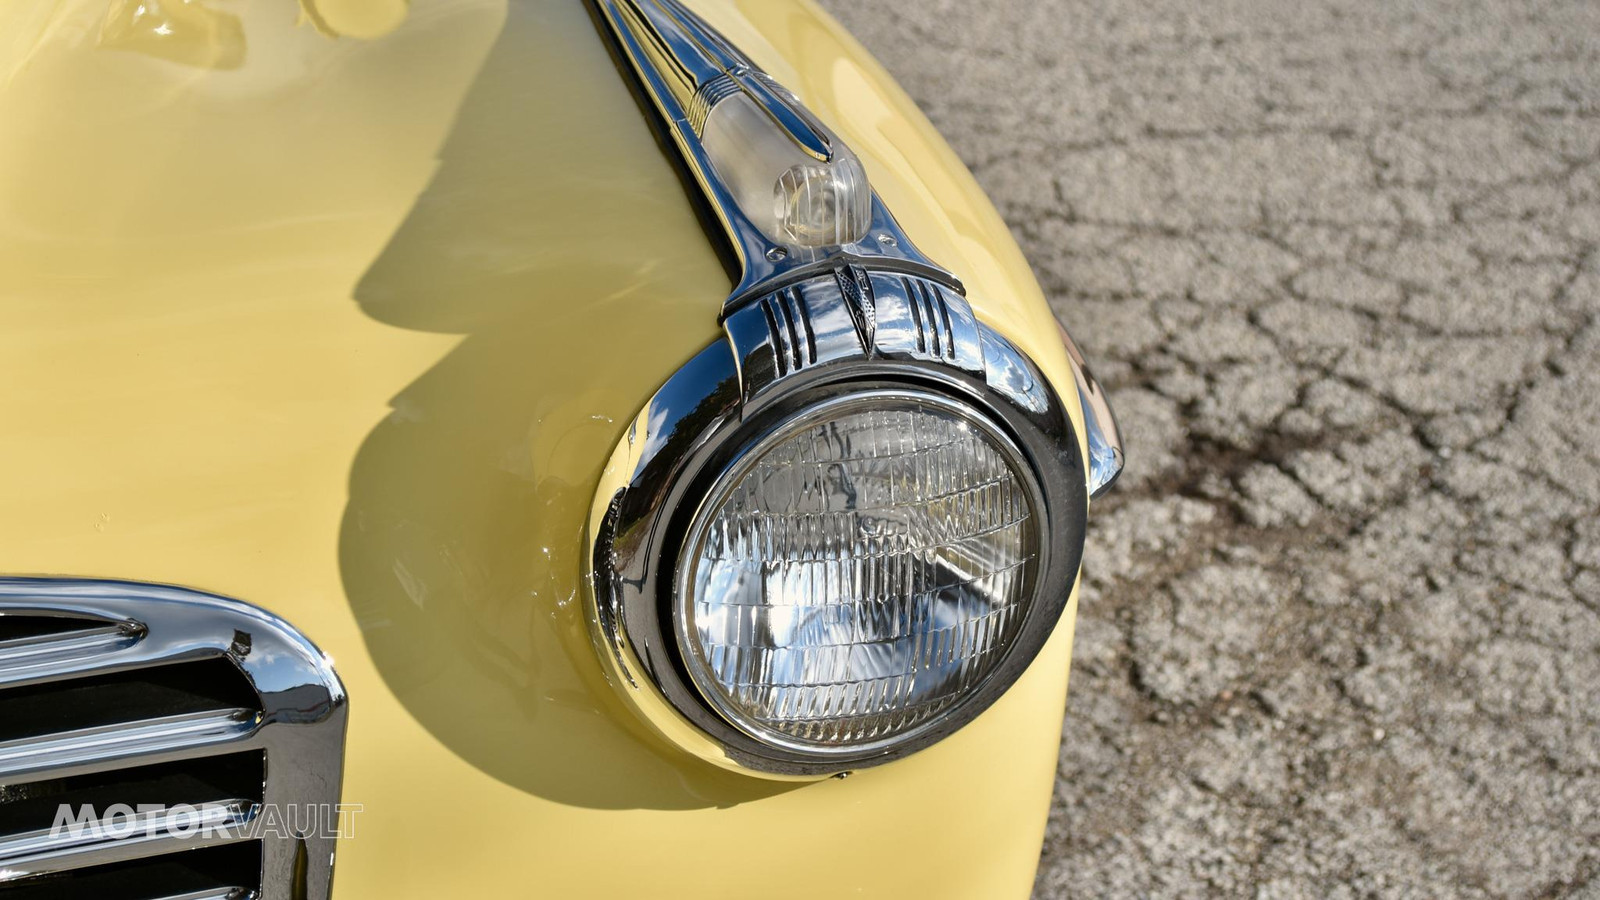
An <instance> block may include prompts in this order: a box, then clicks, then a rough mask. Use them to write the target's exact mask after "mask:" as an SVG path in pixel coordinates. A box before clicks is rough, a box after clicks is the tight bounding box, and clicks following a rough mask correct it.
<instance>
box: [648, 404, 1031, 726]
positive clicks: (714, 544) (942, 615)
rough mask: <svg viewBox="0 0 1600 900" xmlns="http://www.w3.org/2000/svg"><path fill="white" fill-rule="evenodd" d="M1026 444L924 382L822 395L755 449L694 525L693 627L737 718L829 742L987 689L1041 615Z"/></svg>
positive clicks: (722, 709)
mask: <svg viewBox="0 0 1600 900" xmlns="http://www.w3.org/2000/svg"><path fill="white" fill-rule="evenodd" d="M1039 502H1040V501H1039V500H1038V492H1037V486H1036V484H1035V482H1034V478H1033V475H1032V472H1031V469H1030V468H1029V466H1028V464H1027V463H1026V461H1025V460H1024V459H1023V458H1022V455H1021V453H1020V452H1019V451H1018V450H1017V448H1016V446H1015V444H1013V443H1012V441H1011V440H1010V439H1009V438H1008V437H1007V436H1006V435H1005V434H1003V433H1002V432H1000V431H999V430H998V429H996V428H995V427H994V426H993V425H991V424H989V422H988V420H987V419H986V418H985V417H984V416H982V415H981V414H979V413H977V412H976V411H974V410H971V409H969V408H968V407H966V406H964V405H963V404H961V403H958V402H956V401H954V400H951V399H948V398H945V397H942V396H938V395H933V394H921V393H916V392H901V391H881V392H871V393H866V394H854V395H850V396H848V397H845V398H836V399H834V400H831V401H824V402H822V403H820V404H816V405H814V406H812V407H810V408H808V409H806V410H805V411H803V412H801V413H800V414H798V415H797V416H795V417H793V418H792V419H790V420H789V421H788V422H787V423H786V424H784V425H783V426H781V427H780V428H778V429H776V430H775V431H774V432H772V433H771V434H770V435H768V436H767V437H766V438H764V439H762V440H760V441H759V442H757V443H756V444H755V446H753V447H752V448H751V449H750V450H748V451H747V452H745V453H744V454H742V456H741V457H740V458H739V459H737V460H736V461H735V462H734V463H733V464H732V465H731V466H730V467H729V468H728V469H727V470H726V472H725V473H724V474H723V476H722V477H721V479H720V480H719V482H718V483H717V484H716V485H715V486H713V487H712V489H711V491H710V492H709V494H708V495H707V499H706V501H705V502H704V503H703V504H702V505H701V507H700V509H699V510H698V512H697V514H696V516H695V518H694V520H693V521H692V522H691V524H690V527H689V530H688V533H687V536H686V540H685V543H684V552H683V556H682V559H681V562H680V565H679V583H678V598H677V603H678V616H677V621H678V627H679V640H680V642H681V643H682V645H683V649H684V654H683V655H684V657H685V662H686V668H687V669H688V671H689V673H690V675H691V677H692V679H693V681H694V682H695V684H696V686H697V687H698V689H699V691H700V693H701V694H702V696H703V697H704V698H705V699H706V700H707V702H708V703H709V704H710V705H711V707H712V708H713V709H715V710H716V711H717V712H718V714H719V715H721V716H722V717H724V718H725V719H727V720H728V721H729V722H731V723H733V724H734V725H735V726H736V727H738V728H740V729H741V730H743V731H745V732H747V733H749V734H751V735H752V736H755V737H758V738H761V739H762V740H765V741H769V742H772V743H776V744H780V745H787V746H791V747H795V748H800V749H805V750H808V751H812V752H816V751H818V750H823V751H825V750H827V749H828V748H840V749H847V750H851V751H859V750H861V749H862V748H863V746H869V745H876V744H880V743H888V742H894V741H896V740H897V739H900V738H903V737H905V736H907V735H908V734H909V733H911V732H914V731H917V730H918V729H919V726H922V725H924V724H926V723H930V722H932V721H934V720H936V719H938V718H940V717H941V714H943V713H945V712H947V711H949V710H950V709H951V708H953V707H954V706H955V705H956V704H957V703H959V702H960V701H961V700H962V699H963V698H965V697H968V696H970V695H971V694H972V693H973V691H974V689H975V688H976V687H977V686H978V685H980V684H981V683H982V682H983V681H984V680H985V679H986V678H987V677H988V676H989V675H990V674H991V673H992V672H993V671H994V670H995V669H996V667H997V666H998V665H999V664H1000V662H1001V661H1002V660H1003V659H1004V658H1005V655H1006V652H1007V650H1008V649H1009V648H1010V646H1011V645H1012V643H1013V642H1014V640H1015V638H1016V636H1017V634H1018V632H1019V631H1020V629H1021V626H1022V623H1023V621H1024V619H1025V617H1026V615H1025V614H1026V612H1027V606H1028V605H1029V604H1030V603H1031V602H1032V599H1033V596H1034V590H1033V585H1034V581H1035V578H1036V573H1037V570H1038V566H1039V563H1040V559H1039V557H1040V552H1041V550H1040V548H1041V546H1042V543H1041V536H1040V534H1039V532H1040V529H1041V523H1042V520H1043V517H1042V516H1041V515H1040V511H1039V509H1038V505H1039Z"/></svg>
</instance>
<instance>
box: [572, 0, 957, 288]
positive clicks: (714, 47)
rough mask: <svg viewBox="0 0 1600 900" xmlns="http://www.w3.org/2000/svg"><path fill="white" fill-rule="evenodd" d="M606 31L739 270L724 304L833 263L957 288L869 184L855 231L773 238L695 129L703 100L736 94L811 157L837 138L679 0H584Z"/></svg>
mask: <svg viewBox="0 0 1600 900" xmlns="http://www.w3.org/2000/svg"><path fill="white" fill-rule="evenodd" d="M592 2H593V3H594V5H595V6H596V7H597V8H598V10H599V13H600V18H601V19H602V20H603V21H604V22H605V23H606V25H607V26H608V30H609V33H610V35H611V37H612V38H613V39H614V40H615V42H616V44H617V46H618V48H619V49H620V51H621V55H622V58H623V59H624V60H626V61H627V63H628V65H629V66H630V67H631V68H632V69H633V72H634V74H635V75H636V76H637V78H638V81H639V84H640V86H641V87H642V88H643V90H644V93H645V95H646V96H647V97H648V98H649V99H650V101H651V105H652V106H654V107H655V110H656V112H657V113H659V114H660V116H661V118H662V119H663V120H664V122H665V124H666V127H667V131H668V132H669V133H670V134H671V135H672V139H673V143H674V144H676V145H677V147H678V151H679V153H680V154H681V156H682V157H683V160H684V162H685V163H687V164H688V166H689V169H690V171H691V172H692V173H693V174H694V177H695V180H696V181H697V182H698V183H699V185H700V188H701V191H702V192H703V193H704V195H705V197H706V199H707V200H708V201H710V204H711V208H712V210H713V211H714V212H715V213H716V217H717V219H718V220H719V221H720V222H721V223H722V226H723V228H724V230H725V231H726V232H727V234H728V238H729V241H730V243H731V244H732V246H733V250H734V253H735V254H736V255H737V256H738V258H739V263H740V267H741V270H742V274H741V277H740V279H739V283H738V285H736V286H735V287H734V289H733V292H732V294H730V295H729V297H728V300H727V303H726V304H725V305H724V307H723V315H724V316H726V315H727V314H728V313H730V312H732V311H733V310H734V309H736V308H738V307H740V306H742V305H744V304H746V303H748V302H750V301H752V300H755V299H756V298H759V297H761V296H764V295H766V294H769V293H771V292H772V291H773V290H774V289H776V288H778V287H781V286H783V285H785V284H789V283H792V282H796V281H801V280H804V279H806V278H809V277H811V276H814V275H818V274H823V273H826V272H829V271H831V270H832V269H834V268H836V267H837V266H839V265H865V266H868V267H871V268H874V269H880V270H892V271H898V272H903V273H905V274H908V275H913V276H916V277H920V278H926V279H929V280H932V281H935V282H938V283H939V284H942V285H944V286H945V287H947V288H950V289H951V290H954V291H955V292H956V293H958V294H964V293H965V289H964V288H963V287H962V285H961V281H960V280H959V279H957V278H956V277H955V275H953V274H951V273H950V272H949V271H948V270H946V269H945V268H943V267H942V266H940V265H938V264H937V263H935V262H934V261H933V260H931V259H929V258H928V257H927V256H925V255H923V254H922V252H921V251H920V250H918V249H917V248H916V245H915V244H913V243H912V242H911V239H910V238H909V237H907V236H906V233H905V232H904V231H903V230H901V228H900V223H898V222H896V221H895V218H894V216H893V215H892V214H890V212H889V210H888V208H887V207H885V206H884V204H883V201H882V200H881V199H880V198H879V197H878V195H877V192H876V191H874V192H872V215H871V222H870V226H869V227H868V228H867V230H866V234H865V235H864V236H863V237H862V238H861V239H859V240H857V241H853V242H850V243H845V244H837V245H833V246H827V247H817V248H805V247H793V246H785V245H782V244H778V243H775V242H773V241H772V240H770V239H769V238H768V237H767V236H766V235H765V234H763V233H762V232H761V229H759V228H758V227H756V225H755V223H753V222H752V221H751V220H750V218H749V217H748V216H747V215H745V213H744V211H743V210H741V209H740V208H739V204H738V203H737V202H736V201H735V200H734V197H733V194H732V191H731V190H730V188H729V186H728V185H727V184H726V183H725V182H724V181H723V179H722V178H720V177H719V176H718V175H717V172H716V170H715V168H714V167H713V165H712V163H711V158H710V156H709V155H708V154H707V151H706V147H705V144H704V143H703V142H702V140H701V138H702V137H703V135H704V133H705V127H706V118H707V117H708V116H709V115H710V112H711V109H712V107H714V106H716V105H717V103H719V102H722V101H724V100H726V99H728V98H729V97H731V96H733V95H735V94H744V95H745V96H747V97H748V98H749V99H750V100H751V101H753V102H754V103H755V105H756V106H757V107H758V108H760V109H761V110H762V112H764V113H765V114H766V115H767V117H768V118H770V119H771V120H772V121H773V123H775V124H776V125H777V127H778V128H779V129H780V130H781V131H782V132H783V133H784V134H786V135H787V136H788V137H789V139H790V140H791V141H793V142H794V145H795V147H796V148H798V149H799V150H800V151H802V152H804V153H805V154H806V155H807V156H809V157H811V158H814V159H816V160H818V161H820V162H828V161H829V160H831V159H833V158H834V156H835V155H836V153H837V150H838V147H839V146H840V142H839V138H838V136H837V135H835V134H834V133H833V132H832V131H831V130H829V129H828V127H827V126H826V125H824V124H822V122H821V121H820V120H819V119H818V118H817V117H816V116H815V115H814V114H813V113H812V112H811V111H810V110H809V109H807V108H806V107H805V105H804V104H802V103H801V102H800V100H799V99H798V98H796V97H795V95H794V94H793V93H791V92H790V91H789V90H788V89H787V88H785V87H784V86H783V85H781V84H779V83H778V82H777V81H776V80H774V79H773V78H772V76H770V75H768V74H767V73H766V72H764V71H762V70H761V68H760V67H759V66H757V65H756V64H755V63H754V62H752V61H751V60H750V58H749V57H747V56H745V55H744V54H743V53H742V52H740V51H739V50H738V49H737V48H735V47H733V46H732V45H731V44H729V43H728V41H727V40H726V39H725V38H723V37H722V36H721V35H719V34H718V33H717V32H716V30H715V29H713V28H712V27H711V26H710V25H708V24H707V23H706V22H705V20H703V19H701V18H700V17H699V16H697V15H695V14H694V13H692V12H690V11H689V10H688V9H687V8H685V7H684V6H683V4H681V3H679V2H678V0H592Z"/></svg>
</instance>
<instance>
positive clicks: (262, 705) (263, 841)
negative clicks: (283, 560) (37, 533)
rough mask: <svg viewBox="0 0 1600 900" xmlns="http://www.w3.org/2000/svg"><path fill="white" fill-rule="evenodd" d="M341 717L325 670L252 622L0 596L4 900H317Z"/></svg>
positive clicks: (121, 599) (186, 607) (3, 586)
mask: <svg viewBox="0 0 1600 900" xmlns="http://www.w3.org/2000/svg"><path fill="white" fill-rule="evenodd" d="M346 714H347V705H346V698H345V694H344V689H343V687H342V686H341V685H340V683H339V680H338V678H337V676H336V675H335V674H334V672H333V669H332V666H331V664H330V663H329V661H328V659H327V658H326V657H325V656H323V655H322V653H321V652H320V651H318V650H317V648H316V647H314V646H313V645H312V644H311V643H310V641H308V640H307V639H306V638H305V637H304V636H302V635H301V634H299V633H298V632H296V631H295V630H294V629H293V628H291V627H290V626H289V625H287V624H286V623H284V622H283V621H281V620H279V619H278V618H276V617H274V616H272V615H271V614H269V613H267V612H265V611H263V610H261V609H258V608H256V607H253V606H250V605H248V604H245V603H241V602H239V601H236V600H230V599H226V598H223V597H217V596H213V595H209V594H202V593H198V592H195V591H189V590H185V589H181V588H173V587H163V586H155V585H145V584H133V583H127V582H111V581H68V580H60V579H0V900H32V898H45V897H48V898H52V900H54V898H70V897H94V898H104V900H223V898H226V900H244V898H252V900H254V898H260V900H278V898H283V900H289V898H295V900H302V898H306V900H319V898H326V897H327V896H328V893H329V889H330V886H331V882H332V874H333V855H334V846H335V842H336V841H335V835H336V824H335V822H334V820H333V819H332V816H333V815H334V814H335V813H334V810H335V809H336V804H337V803H338V802H339V787H340V780H341V774H342V768H343V749H344V731H345V719H346ZM85 807H87V808H88V809H90V810H93V811H95V814H96V815H97V816H102V817H104V816H105V815H106V812H105V811H106V810H108V809H118V808H121V807H126V808H127V809H128V810H129V812H128V813H127V814H125V815H120V817H119V818H116V819H115V825H116V827H115V828H97V827H93V826H92V825H88V826H86V825H85V824H84V820H83V819H82V818H77V817H78V816H79V814H81V812H82V811H83V810H84V808H85ZM175 808H176V809H182V810H183V814H182V815H173V814H169V813H170V812H171V811H172V810H174V809H175ZM64 810H65V811H67V812H66V813H65V815H67V816H68V817H69V819H68V820H63V819H62V818H61V817H62V815H63V811H64ZM268 819H271V820H273V821H272V822H271V826H272V827H262V826H264V825H267V824H268V822H267V821H266V820H268ZM71 820H75V821H76V823H77V825H76V827H74V826H73V825H72V824H70V821H71ZM100 821H101V822H107V821H110V820H109V819H101V820H100ZM64 822H68V823H69V824H65V825H64Z"/></svg>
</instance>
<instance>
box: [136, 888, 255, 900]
mask: <svg viewBox="0 0 1600 900" xmlns="http://www.w3.org/2000/svg"><path fill="white" fill-rule="evenodd" d="M255 896H256V892H255V891H252V890H250V889H248V888H242V887H225V888H214V889H212V890H206V891H190V892H188V893H186V894H168V895H166V896H165V897H155V898H152V900H253V898H254V897H255Z"/></svg>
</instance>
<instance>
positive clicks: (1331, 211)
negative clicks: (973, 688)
mask: <svg viewBox="0 0 1600 900" xmlns="http://www.w3.org/2000/svg"><path fill="white" fill-rule="evenodd" d="M827 5H828V6H829V7H830V9H831V10H832V11H833V12H834V13H835V14H836V15H838V16H839V17H840V18H841V19H842V20H843V21H844V22H845V23H846V24H847V25H848V26H849V27H850V28H851V29H852V30H853V31H854V32H855V33H856V34H857V35H858V36H859V37H860V38H861V39H862V40H863V42H865V43H866V44H867V45H868V46H869V47H871V48H873V49H874V50H876V51H877V52H879V53H880V54H881V57H882V59H883V61H884V62H885V64H886V65H887V66H888V67H889V68H890V70H892V71H893V72H894V73H895V75H896V76H897V77H899V78H900V80H901V82H902V83H903V84H904V85H905V86H906V88H907V89H908V90H909V91H910V92H911V94H912V95H913V96H914V97H916V98H917V99H918V101H919V102H921V104H922V106H923V108H924V109H925V110H927V112H928V114H929V115H930V116H931V117H932V118H933V119H934V121H935V122H936V123H937V124H938V125H939V126H940V127H941V128H942V129H943V131H944V132H945V134H946V135H948V136H949V138H950V140H951V142H952V143H953V144H954V145H955V147H956V149H957V150H958V151H959V152H960V153H961V155H962V157H963V158H964V159H965V160H966V161H967V163H968V165H970V166H971V167H972V169H973V170H974V171H975V172H976V173H977V176H978V179H979V180H980V181H981V182H982V183H983V184H984V186H985V187H986V188H987V189H988V190H989V192H990V193H991V195H992V196H993V197H994V200H995V202H996V203H997V204H998V205H999V207H1000V209H1001V211H1002V212H1003V213H1004V214H1005V215H1006V217H1007V219H1008V221H1009V222H1010V223H1011V225H1012V227H1013V229H1014V231H1015V233H1016V235H1017V237H1018V239H1019V240H1020V241H1021V243H1022V246H1023V248H1024V249H1025V250H1026V251H1027V253H1028V255H1029V257H1030V259H1031V260H1032V261H1033V264H1034V266H1035V268H1036V269H1037V271H1038V272H1039V276H1040V279H1041V281H1042V282H1043V284H1044V286H1045V289H1046V291H1047V292H1048V294H1049V296H1050V300H1051V303H1052V304H1053V306H1054V308H1055V310H1056V312H1057V314H1058V315H1060V317H1061V318H1062V320H1063V321H1064V322H1065V323H1066V324H1067V325H1068V327H1069V328H1070V329H1071V330H1072V332H1073V334H1074V335H1075V336H1076V337H1077V338H1078V339H1079V342H1080V343H1081V344H1082V345H1083V346H1084V347H1085V352H1086V353H1088V354H1089V355H1090V358H1091V360H1092V361H1093V362H1094V364H1095V365H1096V368H1097V371H1098V373H1099V375H1100V376H1101V378H1102V380H1103V381H1105V382H1106V383H1107V384H1108V385H1109V387H1110V390H1111V396H1112V400H1113V402H1114V403H1115V404H1116V406H1117V409H1118V412H1119V414H1120V417H1121V420H1122V425H1123V428H1124V430H1125V432H1126V435H1127V440H1128V445H1129V458H1130V468H1129V469H1128V471H1127V473H1126V474H1125V476H1124V478H1123V480H1122V483H1121V485H1120V486H1119V488H1118V489H1117V491H1116V492H1115V493H1114V496H1113V497H1111V498H1109V499H1107V500H1105V501H1104V502H1102V503H1100V504H1098V505H1097V506H1096V508H1095V510H1094V515H1093V517H1092V522H1091V533H1090V539H1089V550H1088V558H1087V562H1086V570H1085V584H1084V589H1083V594H1082V611H1081V615H1080V619H1079V626H1078V646H1077V655H1076V657H1075V659H1074V661H1073V677H1072V696H1071V700H1070V702H1069V705H1068V710H1067V719H1066V725H1065V731H1064V741H1063V746H1062V749H1061V769H1060V780H1059V782H1058V784H1057V789H1056V798H1055V805H1054V809H1053V811H1052V814H1051V818H1050V828H1049V834H1048V836H1047V838H1046V841H1045V847H1044V855H1043V858H1042V860H1041V865H1040V869H1039V876H1038V882H1037V889H1036V896H1037V897H1040V898H1057V897H1151V896H1157V897H1202V896H1226V897H1259V898H1288V897H1315V898H1356V897H1517V898H1554V897H1579V898H1586V900H1597V898H1600V516H1597V512H1600V324H1597V313H1600V253H1597V247H1600V3H1596V2H1593V0H1561V2H1497V3H1482V2H1450V3H1446V2H1442V0H1405V2H1394V0H1350V2H1344V3H1328V2H1323V0H1218V2H1211V3H1205V4H1197V3H1195V2H1193V0H1069V2H1039V0H1005V2H985V3H980V2H973V0H902V2H899V3H895V4H865V3H847V2H844V0H831V2H829V3H828V4H827Z"/></svg>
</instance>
